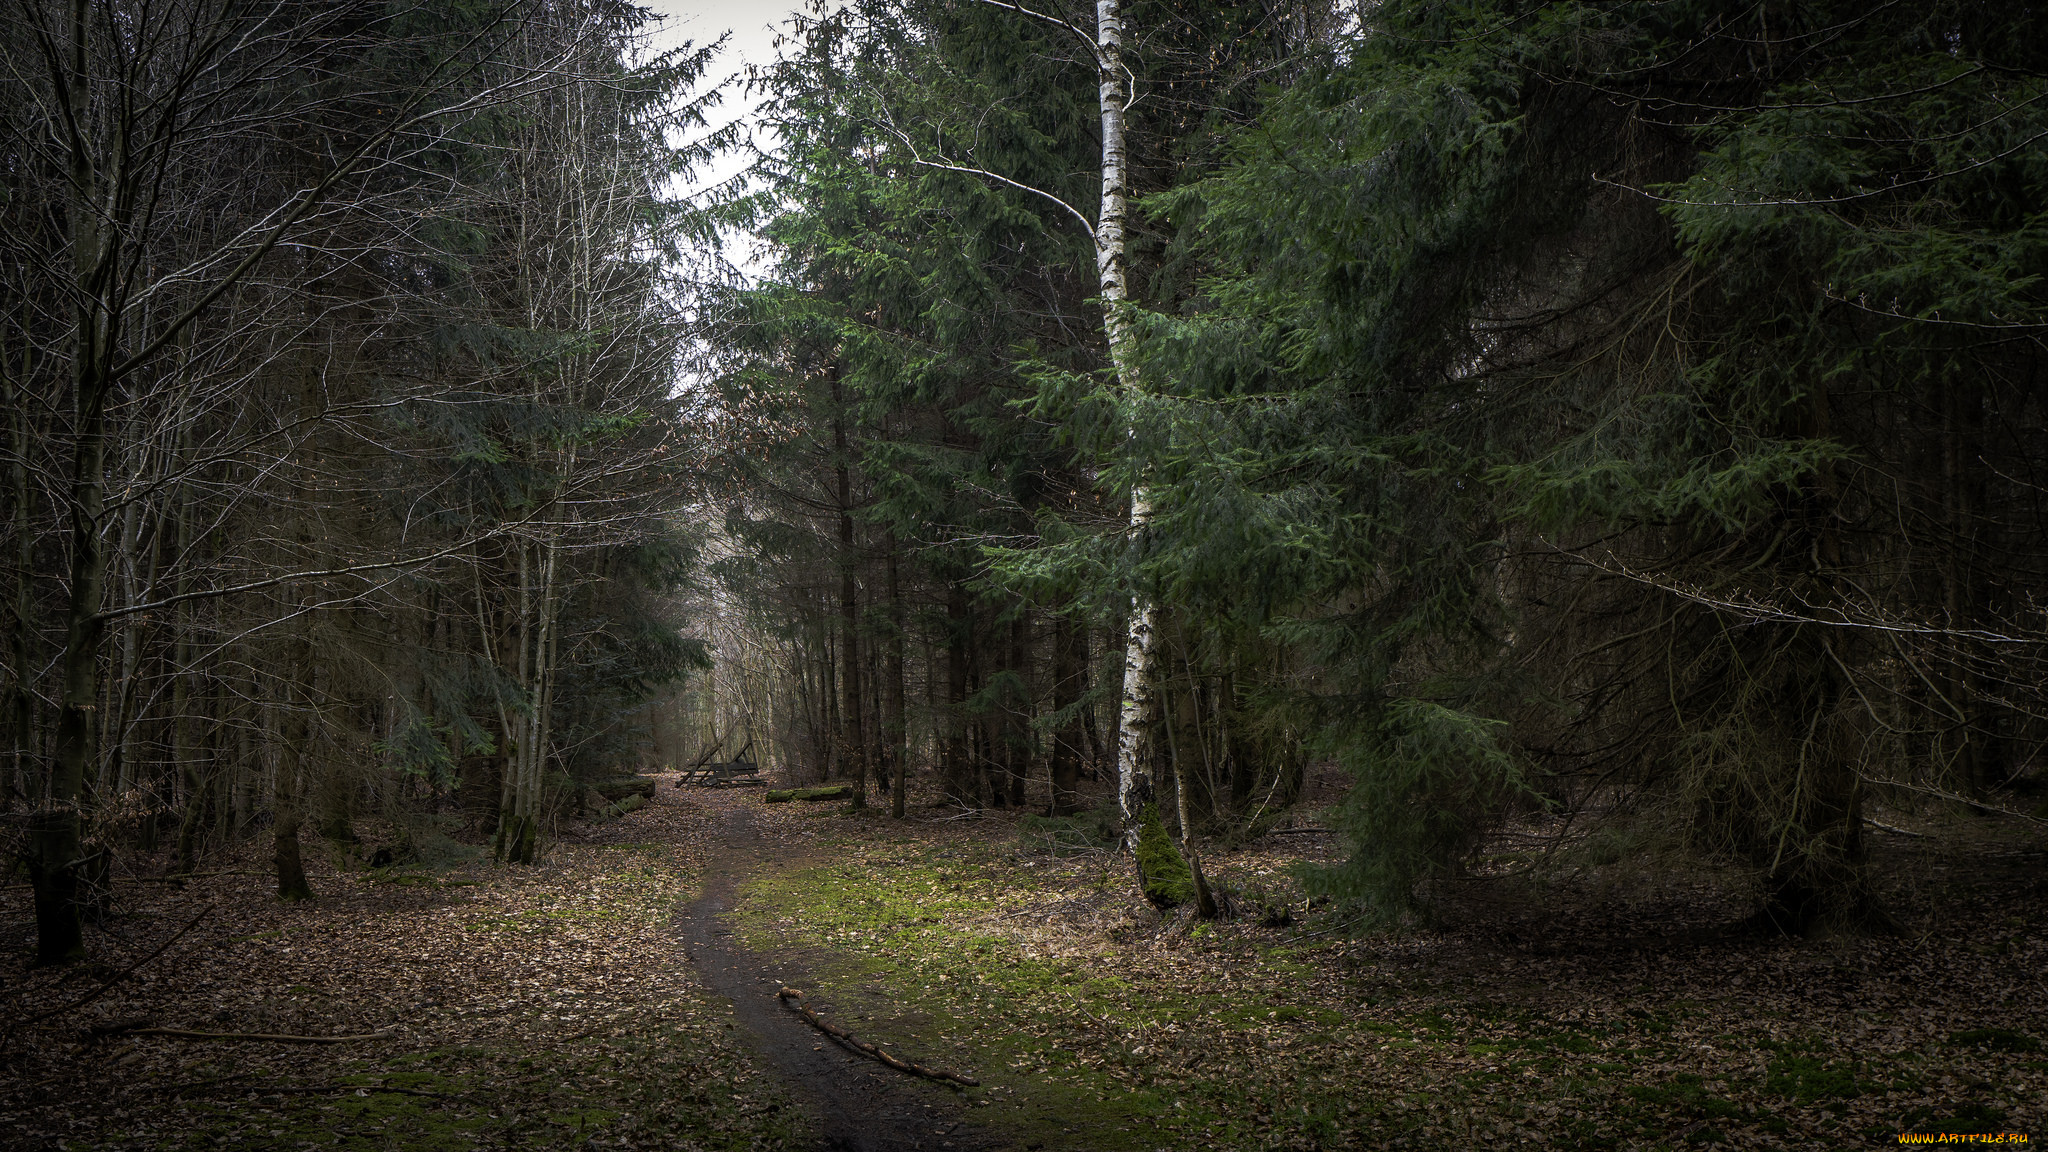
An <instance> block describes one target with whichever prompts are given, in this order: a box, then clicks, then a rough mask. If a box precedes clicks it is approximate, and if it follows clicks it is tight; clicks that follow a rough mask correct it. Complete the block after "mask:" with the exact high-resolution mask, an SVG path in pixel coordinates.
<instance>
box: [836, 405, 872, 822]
mask: <svg viewBox="0 0 2048 1152" xmlns="http://www.w3.org/2000/svg"><path fill="white" fill-rule="evenodd" d="M842 388H843V386H842V385H841V383H840V380H839V372H838V369H837V368H836V367H835V368H834V369H833V372H832V403H833V407H834V411H833V416H832V452H833V466H832V468H833V481H834V485H835V487H836V488H837V489H838V491H837V492H836V493H835V495H836V497H837V499H838V502H839V509H838V511H839V669H840V672H839V690H840V693H841V698H840V705H839V741H838V743H839V755H840V758H841V760H842V762H843V763H842V768H843V769H844V771H845V773H846V775H847V776H848V777H849V778H850V779H852V781H853V806H854V807H855V808H865V807H867V804H868V748H867V741H866V740H864V739H863V738H862V733H861V718H862V710H861V692H860V679H861V677H860V647H859V629H860V601H859V592H860V587H859V582H858V580H857V579H856V572H855V567H854V553H853V477H852V469H851V468H850V467H848V461H847V451H848V449H847V442H846V415H845V404H846V397H845V394H844V392H843V390H842Z"/></svg>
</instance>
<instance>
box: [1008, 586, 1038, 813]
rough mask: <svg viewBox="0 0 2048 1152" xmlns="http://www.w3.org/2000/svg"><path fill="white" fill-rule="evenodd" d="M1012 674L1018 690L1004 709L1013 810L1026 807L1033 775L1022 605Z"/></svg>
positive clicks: (1013, 634) (1013, 624)
mask: <svg viewBox="0 0 2048 1152" xmlns="http://www.w3.org/2000/svg"><path fill="white" fill-rule="evenodd" d="M1010 670H1011V672H1012V673H1014V674H1015V675H1016V677H1017V680H1018V685H1019V687H1018V690H1017V691H1016V692H1015V693H1014V694H1012V695H1011V696H1010V697H1009V699H1008V700H1007V701H1006V702H1005V703H1006V704H1007V707H1005V708H1004V709H1003V742H1004V744H1005V745H1007V747H1006V748H1004V750H1003V760H1004V763H1005V764H1007V765H1008V767H1009V770H1010V807H1012V808H1022V807H1023V806H1024V788H1025V780H1026V777H1027V776H1028V775H1029V774H1030V772H1031V702H1032V692H1031V687H1030V685H1031V623H1030V619H1029V617H1028V615H1027V614H1026V610H1025V609H1024V607H1023V606H1022V605H1019V606H1018V608H1017V612H1016V615H1015V616H1013V617H1012V618H1011V620H1010Z"/></svg>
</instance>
